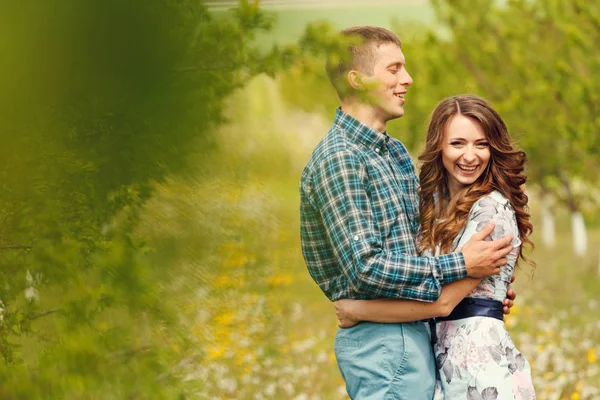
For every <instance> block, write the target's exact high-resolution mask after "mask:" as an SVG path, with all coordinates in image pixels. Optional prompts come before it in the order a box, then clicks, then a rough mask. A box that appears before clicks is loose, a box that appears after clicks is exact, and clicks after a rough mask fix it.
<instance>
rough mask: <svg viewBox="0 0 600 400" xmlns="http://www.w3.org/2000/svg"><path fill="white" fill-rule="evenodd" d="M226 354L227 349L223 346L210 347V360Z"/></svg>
mask: <svg viewBox="0 0 600 400" xmlns="http://www.w3.org/2000/svg"><path fill="white" fill-rule="evenodd" d="M224 353H225V348H224V347H223V346H210V347H209V348H208V358H210V359H212V360H214V359H215V358H219V357H221V356H222V355H223V354H224Z"/></svg>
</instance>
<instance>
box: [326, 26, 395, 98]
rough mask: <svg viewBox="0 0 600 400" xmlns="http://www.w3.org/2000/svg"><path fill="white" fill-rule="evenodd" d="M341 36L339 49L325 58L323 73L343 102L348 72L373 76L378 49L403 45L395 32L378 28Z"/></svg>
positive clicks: (362, 28)
mask: <svg viewBox="0 0 600 400" xmlns="http://www.w3.org/2000/svg"><path fill="white" fill-rule="evenodd" d="M340 36H341V40H342V45H341V46H340V48H339V49H338V51H335V52H332V53H330V54H329V56H328V57H327V63H326V70H327V76H328V77H329V81H330V82H331V84H332V85H333V87H334V88H335V90H336V92H337V93H338V96H339V97H340V99H343V98H344V97H345V95H346V93H347V90H348V83H347V82H346V79H345V78H346V75H347V74H348V72H350V71H351V70H356V71H360V72H362V73H364V74H368V75H370V74H372V73H373V67H374V66H375V64H376V63H377V55H376V52H377V49H378V48H379V46H381V45H382V44H388V43H391V44H395V45H397V46H398V47H402V42H401V41H400V38H398V36H397V35H396V34H395V33H394V32H391V31H389V30H387V29H385V28H380V27H377V26H353V27H350V28H347V29H344V30H343V31H341V32H340Z"/></svg>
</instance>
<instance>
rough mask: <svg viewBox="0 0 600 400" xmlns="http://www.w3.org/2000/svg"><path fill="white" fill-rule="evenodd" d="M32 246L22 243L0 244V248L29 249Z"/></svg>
mask: <svg viewBox="0 0 600 400" xmlns="http://www.w3.org/2000/svg"><path fill="white" fill-rule="evenodd" d="M32 248H33V246H27V245H24V244H15V245H11V246H0V250H18V249H21V250H30V249H32Z"/></svg>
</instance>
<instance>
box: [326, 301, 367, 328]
mask: <svg viewBox="0 0 600 400" xmlns="http://www.w3.org/2000/svg"><path fill="white" fill-rule="evenodd" d="M358 303H360V300H352V299H339V300H338V301H336V302H335V303H333V304H334V305H335V316H336V317H337V320H338V326H339V327H340V328H351V327H353V326H354V325H356V324H358V322H359V320H358V319H357V317H356V307H357V306H358Z"/></svg>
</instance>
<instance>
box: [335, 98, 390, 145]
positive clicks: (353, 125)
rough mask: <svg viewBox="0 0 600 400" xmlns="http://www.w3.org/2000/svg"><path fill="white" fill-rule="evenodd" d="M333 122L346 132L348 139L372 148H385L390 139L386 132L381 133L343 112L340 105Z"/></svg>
mask: <svg viewBox="0 0 600 400" xmlns="http://www.w3.org/2000/svg"><path fill="white" fill-rule="evenodd" d="M333 123H334V124H335V125H337V126H338V127H339V128H341V129H342V130H343V131H344V132H345V133H346V135H347V136H348V139H350V140H351V141H353V142H357V143H362V144H364V145H365V146H367V147H369V148H370V149H372V150H376V151H380V149H382V150H385V149H386V146H385V145H386V144H387V143H388V142H389V140H390V137H389V135H388V134H387V132H384V133H381V132H379V131H377V130H375V129H373V128H371V127H370V126H367V125H365V124H363V123H362V122H360V121H359V120H357V119H356V118H354V117H352V116H351V115H349V114H346V113H345V112H343V111H342V108H341V107H338V108H337V109H336V112H335V119H334V121H333Z"/></svg>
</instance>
